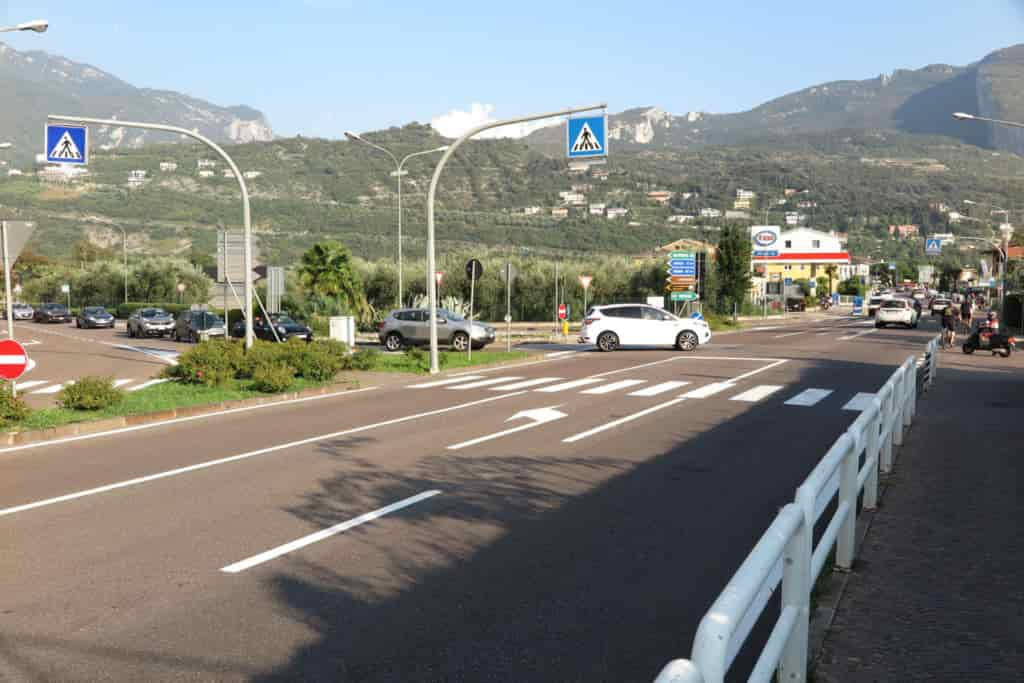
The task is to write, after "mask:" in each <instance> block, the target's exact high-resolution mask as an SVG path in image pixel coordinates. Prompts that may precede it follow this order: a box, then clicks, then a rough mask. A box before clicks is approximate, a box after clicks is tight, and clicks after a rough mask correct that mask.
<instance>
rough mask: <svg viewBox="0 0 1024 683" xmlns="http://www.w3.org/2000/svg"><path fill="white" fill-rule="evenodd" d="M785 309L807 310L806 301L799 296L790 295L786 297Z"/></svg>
mask: <svg viewBox="0 0 1024 683" xmlns="http://www.w3.org/2000/svg"><path fill="white" fill-rule="evenodd" d="M786 310H787V311H805V310H807V302H806V301H804V300H803V299H801V298H797V297H790V298H788V299H786Z"/></svg>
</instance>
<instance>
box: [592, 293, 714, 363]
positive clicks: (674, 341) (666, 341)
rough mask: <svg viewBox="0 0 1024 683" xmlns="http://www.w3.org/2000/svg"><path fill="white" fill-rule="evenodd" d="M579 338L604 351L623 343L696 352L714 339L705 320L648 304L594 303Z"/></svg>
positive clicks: (611, 349) (612, 349) (613, 348)
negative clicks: (676, 314) (680, 316)
mask: <svg viewBox="0 0 1024 683" xmlns="http://www.w3.org/2000/svg"><path fill="white" fill-rule="evenodd" d="M579 341H580V343H581V344H595V345H596V346H597V348H598V349H599V350H601V351H614V350H615V349H617V348H619V347H620V346H674V347H675V348H677V349H679V350H680V351H694V350H696V349H697V347H698V346H700V345H701V344H707V343H708V342H710V341H711V328H710V327H708V324H707V322H706V321H704V320H703V319H698V318H678V317H676V316H674V315H672V314H671V313H669V312H668V311H663V310H661V309H660V308H655V307H654V306H647V305H645V304H620V305H612V306H594V307H593V308H591V309H590V310H589V311H587V314H586V316H585V317H584V319H583V328H582V329H581V330H580V338H579Z"/></svg>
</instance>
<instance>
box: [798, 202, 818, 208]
mask: <svg viewBox="0 0 1024 683" xmlns="http://www.w3.org/2000/svg"><path fill="white" fill-rule="evenodd" d="M797 207H798V208H801V209H816V208H817V207H818V202H813V201H810V200H807V201H802V202H798V203H797Z"/></svg>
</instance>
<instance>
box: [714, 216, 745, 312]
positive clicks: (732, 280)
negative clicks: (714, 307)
mask: <svg viewBox="0 0 1024 683" xmlns="http://www.w3.org/2000/svg"><path fill="white" fill-rule="evenodd" d="M715 269H716V273H717V276H718V277H717V280H718V288H719V292H720V301H719V304H720V305H719V308H720V309H721V310H723V311H725V312H727V313H728V312H731V311H732V310H733V308H734V307H735V308H739V307H742V306H743V302H744V301H745V300H746V298H747V294H748V293H749V292H750V279H751V275H750V240H749V239H748V238H747V235H746V233H745V231H744V230H743V229H741V228H739V227H737V226H729V227H727V228H725V229H724V230H722V236H721V238H720V239H719V241H718V259H717V260H716V261H715Z"/></svg>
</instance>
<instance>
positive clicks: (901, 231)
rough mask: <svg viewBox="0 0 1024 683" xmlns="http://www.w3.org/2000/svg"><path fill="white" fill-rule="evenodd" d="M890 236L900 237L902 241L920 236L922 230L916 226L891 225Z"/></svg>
mask: <svg viewBox="0 0 1024 683" xmlns="http://www.w3.org/2000/svg"><path fill="white" fill-rule="evenodd" d="M889 234H890V235H894V236H895V235H899V237H900V239H904V240H905V239H908V238H910V237H917V236H918V235H919V234H920V228H919V227H918V226H916V225H890V226H889Z"/></svg>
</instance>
